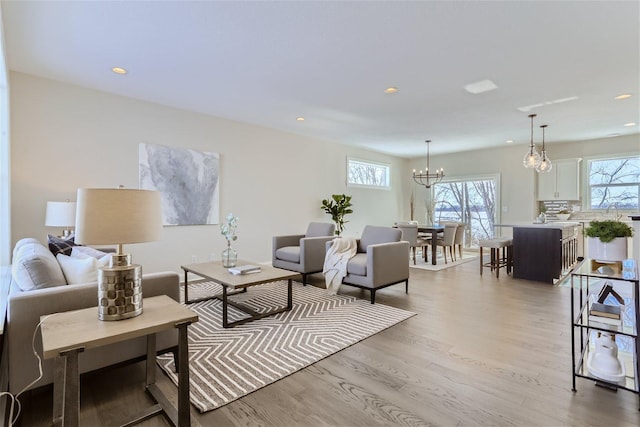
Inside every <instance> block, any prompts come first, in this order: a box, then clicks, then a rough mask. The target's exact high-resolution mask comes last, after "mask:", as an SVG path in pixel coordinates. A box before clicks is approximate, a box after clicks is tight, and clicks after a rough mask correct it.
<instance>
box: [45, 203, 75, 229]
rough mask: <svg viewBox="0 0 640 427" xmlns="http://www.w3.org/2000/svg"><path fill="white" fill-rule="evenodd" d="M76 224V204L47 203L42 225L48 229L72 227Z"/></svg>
mask: <svg viewBox="0 0 640 427" xmlns="http://www.w3.org/2000/svg"><path fill="white" fill-rule="evenodd" d="M75 223H76V202H47V215H46V218H45V220H44V225H46V226H48V227H73V226H74V225H75Z"/></svg>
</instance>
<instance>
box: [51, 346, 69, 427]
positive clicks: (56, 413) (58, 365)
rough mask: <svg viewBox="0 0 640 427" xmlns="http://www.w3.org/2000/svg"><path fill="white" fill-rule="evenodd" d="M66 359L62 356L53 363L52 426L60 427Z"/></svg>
mask: <svg viewBox="0 0 640 427" xmlns="http://www.w3.org/2000/svg"><path fill="white" fill-rule="evenodd" d="M66 362H67V361H66V359H65V358H64V357H62V356H59V357H56V358H55V360H54V361H53V425H54V427H62V415H63V408H64V378H65V373H66Z"/></svg>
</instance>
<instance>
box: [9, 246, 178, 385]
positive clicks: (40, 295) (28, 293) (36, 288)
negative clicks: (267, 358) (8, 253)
mask: <svg viewBox="0 0 640 427" xmlns="http://www.w3.org/2000/svg"><path fill="white" fill-rule="evenodd" d="M25 240H28V241H27V242H25ZM24 245H28V246H25V247H26V248H27V249H24V248H21V246H24ZM19 246H20V247H19ZM16 249H17V250H16ZM16 249H14V255H13V261H12V280H11V289H10V291H9V298H8V303H7V319H6V326H5V330H4V331H5V334H4V345H6V346H7V355H8V374H9V391H10V392H11V393H18V392H20V391H22V390H23V389H24V388H25V387H26V386H28V385H29V384H30V383H31V382H33V381H34V380H35V379H36V378H37V377H38V361H37V359H36V357H35V355H34V354H33V350H32V340H33V334H34V331H36V327H37V325H38V323H39V322H40V316H44V315H47V314H51V313H57V312H63V311H69V310H77V309H81V308H87V307H95V306H97V298H98V289H97V281H92V282H90V283H81V284H67V283H66V279H65V275H64V274H62V278H63V280H64V281H65V282H64V283H60V274H59V272H58V271H57V269H56V265H55V264H54V263H53V262H52V260H53V261H55V260H56V258H55V257H54V256H53V254H52V253H51V252H50V251H49V249H48V248H46V247H45V246H43V245H41V244H40V243H38V242H37V241H35V239H23V240H21V241H20V242H18V244H16ZM85 263H94V261H91V260H86V262H85ZM58 268H60V267H59V266H58ZM60 269H61V268H60ZM61 270H62V269H61ZM67 273H69V270H68V269H67ZM80 277H82V275H80ZM25 289H26V290H25ZM142 289H143V290H142V293H143V297H151V296H156V295H168V296H169V297H171V298H173V299H174V300H176V301H179V300H180V289H179V275H178V274H177V273H175V272H163V273H153V274H144V275H143V280H142ZM123 321H124V322H126V320H123ZM177 344H178V335H177V331H166V332H163V333H160V334H158V337H157V348H158V349H162V350H165V352H166V351H174V354H176V353H175V349H176V347H177ZM35 348H36V351H37V352H38V354H39V355H42V337H41V335H40V329H39V328H38V331H37V333H36V337H35ZM145 354H146V340H145V339H144V337H142V338H137V339H132V340H128V341H125V342H122V343H118V344H112V345H108V346H104V347H100V348H96V349H93V350H88V351H86V352H83V353H81V355H80V358H79V369H80V373H84V372H89V371H93V370H96V369H99V368H103V367H107V366H110V365H114V364H118V363H121V362H128V361H132V360H141V359H142V358H143V357H144V356H145ZM42 369H43V376H42V378H41V379H40V380H39V381H38V382H36V383H34V384H31V385H30V386H29V387H28V388H29V389H32V388H36V387H40V386H44V385H47V384H50V383H52V382H53V362H52V360H43V362H42Z"/></svg>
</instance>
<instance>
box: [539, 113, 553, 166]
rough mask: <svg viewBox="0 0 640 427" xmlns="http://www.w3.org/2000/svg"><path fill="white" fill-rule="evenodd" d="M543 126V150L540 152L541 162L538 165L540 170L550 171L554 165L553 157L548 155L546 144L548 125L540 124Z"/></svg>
mask: <svg viewBox="0 0 640 427" xmlns="http://www.w3.org/2000/svg"><path fill="white" fill-rule="evenodd" d="M540 127H541V128H542V151H541V152H540V164H539V165H538V166H536V170H537V171H538V172H550V171H551V168H552V167H553V165H552V164H551V159H550V158H549V156H547V150H546V148H545V146H544V129H545V128H546V127H547V125H542V126H540Z"/></svg>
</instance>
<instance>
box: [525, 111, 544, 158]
mask: <svg viewBox="0 0 640 427" xmlns="http://www.w3.org/2000/svg"><path fill="white" fill-rule="evenodd" d="M535 116H536V114H529V118H530V119H531V143H530V145H529V150H528V151H527V154H525V155H524V159H523V160H522V164H523V166H524V167H525V168H536V169H537V168H538V166H540V161H541V159H540V154H538V151H536V147H535V146H534V145H533V118H534V117H535Z"/></svg>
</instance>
